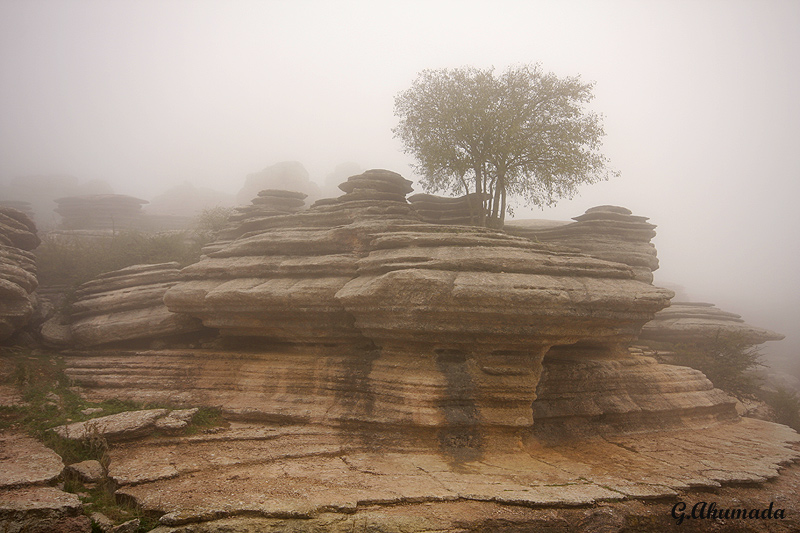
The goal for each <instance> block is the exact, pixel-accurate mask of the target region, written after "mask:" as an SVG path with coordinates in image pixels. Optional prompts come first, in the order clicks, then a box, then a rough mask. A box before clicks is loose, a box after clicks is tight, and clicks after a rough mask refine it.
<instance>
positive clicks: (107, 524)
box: [89, 513, 114, 533]
mask: <svg viewBox="0 0 800 533" xmlns="http://www.w3.org/2000/svg"><path fill="white" fill-rule="evenodd" d="M89 518H90V519H91V520H92V524H96V525H97V527H98V528H100V531H103V532H104V533H107V532H109V531H111V528H113V527H114V522H113V521H112V520H111V519H110V518H109V517H107V516H106V515H104V514H103V513H92V514H90V515H89Z"/></svg>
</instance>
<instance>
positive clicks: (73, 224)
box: [55, 194, 148, 230]
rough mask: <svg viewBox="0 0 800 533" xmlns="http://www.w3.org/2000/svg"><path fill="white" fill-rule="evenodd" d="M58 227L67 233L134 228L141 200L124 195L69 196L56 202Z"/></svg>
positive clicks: (139, 221)
mask: <svg viewBox="0 0 800 533" xmlns="http://www.w3.org/2000/svg"><path fill="white" fill-rule="evenodd" d="M55 202H56V203H57V204H58V207H57V208H56V210H55V211H56V213H58V214H59V215H61V217H62V223H61V226H62V227H63V228H64V229H68V230H109V229H115V230H119V229H126V228H132V227H136V226H138V225H139V224H140V223H141V220H142V204H146V203H148V202H147V200H140V199H138V198H134V197H133V196H127V195H124V194H92V195H88V196H70V197H67V198H60V199H58V200H56V201H55Z"/></svg>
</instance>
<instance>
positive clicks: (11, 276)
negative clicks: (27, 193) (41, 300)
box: [0, 207, 41, 341]
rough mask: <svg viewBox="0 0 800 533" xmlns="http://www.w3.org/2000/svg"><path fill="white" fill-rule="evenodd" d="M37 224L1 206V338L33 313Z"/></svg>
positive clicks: (18, 327)
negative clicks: (34, 252) (32, 251)
mask: <svg viewBox="0 0 800 533" xmlns="http://www.w3.org/2000/svg"><path fill="white" fill-rule="evenodd" d="M40 242H41V241H40V240H39V237H38V236H37V235H36V226H35V225H34V223H33V221H32V220H31V219H30V218H29V217H28V215H26V214H25V213H23V212H22V211H19V210H17V209H14V208H12V207H0V341H2V340H4V339H7V338H9V337H10V336H11V335H13V334H14V333H15V332H16V331H18V330H19V329H20V328H22V327H24V326H25V325H27V324H28V323H29V322H30V320H31V317H32V316H33V313H34V305H35V295H34V291H35V290H36V287H37V286H38V281H37V279H36V257H35V256H34V255H33V253H31V250H33V249H34V248H36V247H37V246H39V243H40Z"/></svg>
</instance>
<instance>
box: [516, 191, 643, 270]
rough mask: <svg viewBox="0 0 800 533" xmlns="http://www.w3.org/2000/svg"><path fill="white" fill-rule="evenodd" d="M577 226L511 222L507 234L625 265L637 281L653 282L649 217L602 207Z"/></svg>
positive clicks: (588, 213) (577, 221)
mask: <svg viewBox="0 0 800 533" xmlns="http://www.w3.org/2000/svg"><path fill="white" fill-rule="evenodd" d="M573 220H575V222H572V223H565V224H549V225H546V226H545V225H541V224H536V221H532V222H534V224H526V223H524V222H517V221H511V222H507V223H506V225H505V228H504V229H505V230H506V231H507V232H509V233H511V234H513V235H521V236H524V237H528V238H530V239H533V240H535V241H538V242H549V243H553V244H560V245H563V246H569V247H571V248H575V249H576V250H579V251H581V252H583V253H585V254H588V255H591V256H593V257H599V258H600V259H605V260H607V261H615V262H618V263H624V264H626V265H629V266H630V267H631V268H633V271H634V273H635V275H636V279H638V280H641V281H645V282H647V283H652V282H653V271H655V270H658V258H657V255H656V248H655V246H654V245H653V244H652V243H651V242H650V240H651V239H652V238H653V237H655V235H656V232H655V231H654V230H655V228H656V226H655V225H654V224H649V223H648V222H647V220H648V219H647V217H642V216H634V215H632V214H631V211H630V210H629V209H626V208H624V207H617V206H613V205H601V206H598V207H592V208H591V209H587V210H586V213H585V214H583V215H581V216H578V217H575V218H573Z"/></svg>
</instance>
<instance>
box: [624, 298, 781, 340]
mask: <svg viewBox="0 0 800 533" xmlns="http://www.w3.org/2000/svg"><path fill="white" fill-rule="evenodd" d="M720 337H721V338H729V339H733V340H736V341H737V342H743V343H745V344H749V345H756V344H762V343H764V342H767V341H778V340H781V339H783V338H784V335H782V334H780V333H775V332H774V331H770V330H767V329H763V328H759V327H756V326H751V325H750V324H748V323H746V322H745V321H744V320H742V317H741V316H740V315H737V314H736V313H731V312H728V311H723V310H722V309H719V308H717V307H716V306H714V304H710V303H702V302H672V305H670V307H668V308H666V309H663V310H661V311H659V312H658V313H657V314H656V316H655V318H654V319H653V320H652V321H651V322H648V323H647V324H645V326H644V327H643V328H642V333H641V334H640V336H639V338H640V339H641V340H642V341H658V342H667V343H673V344H681V343H684V344H698V343H700V344H704V343H709V342H714V341H715V339H718V338H720Z"/></svg>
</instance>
